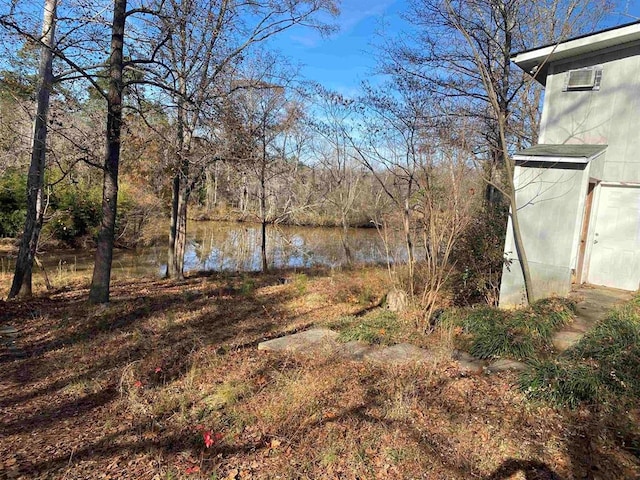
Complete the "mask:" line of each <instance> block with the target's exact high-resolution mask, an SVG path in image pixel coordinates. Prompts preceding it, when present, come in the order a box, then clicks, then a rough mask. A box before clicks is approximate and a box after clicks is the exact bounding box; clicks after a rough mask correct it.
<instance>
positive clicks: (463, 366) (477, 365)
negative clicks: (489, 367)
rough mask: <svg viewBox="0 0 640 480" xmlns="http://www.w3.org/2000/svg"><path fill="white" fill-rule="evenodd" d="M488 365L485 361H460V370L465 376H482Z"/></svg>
mask: <svg viewBox="0 0 640 480" xmlns="http://www.w3.org/2000/svg"><path fill="white" fill-rule="evenodd" d="M485 365H486V363H485V362H484V361H483V360H474V361H472V362H470V361H467V360H458V368H459V369H460V373H462V374H463V375H480V374H481V373H482V372H483V371H484V367H485Z"/></svg>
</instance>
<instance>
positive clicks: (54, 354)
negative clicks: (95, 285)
mask: <svg viewBox="0 0 640 480" xmlns="http://www.w3.org/2000/svg"><path fill="white" fill-rule="evenodd" d="M384 284H385V282H384V271H383V270H377V269H364V270H357V271H351V272H344V273H330V272H307V274H306V275H301V274H294V273H291V272H289V273H287V272H285V273H282V272H281V273H279V274H278V275H276V274H274V275H244V276H240V275H238V276H220V275H214V276H203V277H196V278H190V279H188V280H185V281H183V282H170V281H158V280H144V281H135V282H133V281H132V282H120V283H117V284H116V285H114V288H113V295H112V301H111V303H110V304H109V305H108V306H91V305H88V304H87V303H86V301H85V299H86V297H87V293H88V292H87V289H86V287H83V286H80V285H77V286H75V287H69V288H67V289H65V290H58V291H55V292H52V293H49V294H46V295H44V294H43V295H42V296H39V297H37V298H35V299H33V300H31V301H29V302H0V326H1V325H7V324H10V325H13V326H15V327H17V328H18V329H19V330H20V336H19V338H18V346H19V347H20V348H21V349H22V350H23V357H22V358H16V357H15V356H12V355H9V353H8V351H7V350H6V349H0V479H4V478H25V479H36V478H65V479H79V478H92V479H93V478H112V479H116V478H118V479H119V478H131V479H147V478H148V479H154V478H157V479H171V478H174V479H176V478H194V479H198V478H207V479H210V478H219V479H220V478H237V479H245V478H331V479H333V478H336V479H342V478H344V479H355V478H359V479H367V478H384V479H387V478H427V479H473V478H481V479H558V478H560V479H567V480H568V479H584V478H589V479H596V478H599V479H616V478H620V479H631V478H639V477H640V468H639V464H640V459H638V458H637V457H636V456H635V455H634V453H635V454H637V449H636V446H637V445H636V444H635V443H634V442H637V441H638V439H637V437H635V436H633V434H630V433H629V431H628V430H624V431H623V430H622V429H616V425H617V424H616V422H618V423H620V424H621V425H622V424H623V423H625V421H626V420H627V418H617V419H611V418H603V417H601V416H598V415H597V414H596V413H595V412H593V411H591V410H589V409H586V408H585V409H582V410H580V411H577V412H574V413H569V412H566V411H560V410H553V409H550V408H548V407H545V406H543V405H534V404H530V403H527V401H526V400H525V399H524V396H523V395H522V394H521V393H520V392H519V391H518V389H517V387H516V386H515V384H516V383H517V379H516V377H515V375H514V374H496V375H491V376H487V375H482V376H474V377H465V376H462V375H461V374H460V372H459V371H458V370H457V368H456V366H455V364H454V363H453V362H451V361H449V358H450V357H449V355H448V351H447V348H448V347H449V343H448V341H447V339H446V338H445V337H443V336H440V335H438V334H436V335H432V336H431V337H423V338H421V337H419V336H416V337H414V340H415V341H416V342H417V343H422V344H428V345H430V346H431V347H432V348H434V349H435V350H438V348H437V347H440V350H439V351H441V352H442V354H441V355H437V356H436V357H437V358H434V361H433V363H431V364H428V365H422V366H411V367H394V366H381V365H377V366H376V365H369V364H364V363H356V362H343V361H339V360H337V359H333V358H326V357H322V356H316V357H314V358H305V357H287V356H283V355H280V354H273V353H266V352H259V351H258V350H257V349H256V345H257V343H258V342H260V341H262V340H264V339H266V338H273V337H277V336H280V335H282V334H284V333H286V332H293V331H297V330H300V329H304V328H307V327H308V326H310V325H312V324H328V323H331V322H334V321H335V320H336V318H339V317H341V316H345V315H358V314H360V313H362V312H364V311H366V310H367V309H368V308H371V307H373V306H375V304H377V302H378V301H379V299H380V298H381V295H382V294H383V292H384V289H385V287H384ZM400 321H403V319H401V320H400ZM411 324H412V323H411V321H410V319H408V320H407V325H405V327H406V328H405V330H404V331H405V332H406V331H410V328H412V327H410V325H411ZM0 348H2V347H0ZM635 413H637V412H630V413H629V414H628V415H629V418H630V419H633V415H634V414H635ZM622 417H625V415H622ZM634 445H636V446H634Z"/></svg>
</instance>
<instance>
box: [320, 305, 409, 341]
mask: <svg viewBox="0 0 640 480" xmlns="http://www.w3.org/2000/svg"><path fill="white" fill-rule="evenodd" d="M332 325H333V327H332V328H337V329H338V330H339V331H340V336H339V337H338V338H339V340H340V341H342V342H350V341H353V340H358V341H361V342H365V343H368V344H378V345H390V344H392V343H394V338H396V336H397V334H398V332H399V331H400V328H399V325H398V316H397V315H396V314H395V313H394V312H390V311H388V310H384V309H378V310H374V311H372V312H370V313H368V314H367V315H365V316H364V317H361V318H360V317H353V316H347V317H341V318H340V319H338V320H337V321H336V322H334V323H333V324H332Z"/></svg>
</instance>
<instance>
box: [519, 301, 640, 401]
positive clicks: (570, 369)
mask: <svg viewBox="0 0 640 480" xmlns="http://www.w3.org/2000/svg"><path fill="white" fill-rule="evenodd" d="M638 372H640V296H636V298H634V299H633V300H632V301H630V302H629V303H627V304H625V305H623V306H622V307H620V308H618V309H615V310H613V311H612V312H611V313H610V314H609V315H608V316H607V318H606V319H604V320H603V321H601V322H599V323H598V324H597V325H596V326H595V328H593V329H592V330H591V331H589V332H587V334H586V335H585V336H584V337H583V338H582V339H581V340H580V342H578V344H576V345H575V346H574V347H573V348H571V349H569V350H568V351H567V352H565V354H564V356H563V357H562V358H561V359H559V360H556V361H555V362H544V363H538V364H534V366H533V369H532V370H531V371H530V372H527V373H526V374H523V376H522V378H521V382H520V384H521V387H522V388H523V390H524V391H525V392H526V393H527V394H528V395H529V396H530V397H531V398H534V399H540V400H546V401H549V402H551V403H553V404H556V405H566V406H569V407H576V406H578V405H580V404H582V403H587V404H598V405H600V406H602V407H604V408H612V407H615V406H616V405H618V406H625V405H629V404H637V402H638V399H639V398H640V376H639V375H638Z"/></svg>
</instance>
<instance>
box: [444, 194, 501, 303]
mask: <svg viewBox="0 0 640 480" xmlns="http://www.w3.org/2000/svg"><path fill="white" fill-rule="evenodd" d="M507 213H508V210H507V209H506V208H505V207H504V206H496V207H494V208H487V209H484V210H482V211H480V212H478V213H477V215H476V216H475V217H474V218H473V219H472V220H471V222H470V223H469V225H468V226H467V228H466V229H465V231H464V232H462V235H461V236H460V239H459V240H458V241H457V242H456V244H455V247H454V252H453V258H455V259H456V270H455V271H454V272H453V274H452V275H451V277H450V279H449V284H450V286H451V291H452V292H454V302H455V304H456V305H460V306H465V305H474V304H478V303H483V304H487V305H493V306H497V304H498V298H499V294H500V277H501V276H502V267H503V264H504V235H505V229H506V226H507Z"/></svg>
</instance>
